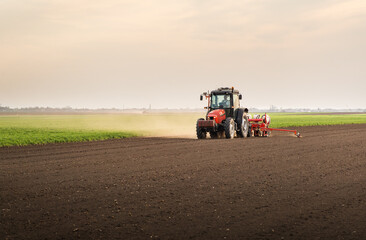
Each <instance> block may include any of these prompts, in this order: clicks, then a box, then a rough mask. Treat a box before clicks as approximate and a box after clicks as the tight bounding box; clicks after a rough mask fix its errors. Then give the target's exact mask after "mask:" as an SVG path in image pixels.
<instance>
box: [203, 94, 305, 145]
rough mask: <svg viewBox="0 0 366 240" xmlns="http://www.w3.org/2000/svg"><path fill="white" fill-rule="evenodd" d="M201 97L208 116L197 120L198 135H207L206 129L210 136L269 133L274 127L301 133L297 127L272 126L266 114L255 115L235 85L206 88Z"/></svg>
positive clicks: (241, 135) (243, 136)
mask: <svg viewBox="0 0 366 240" xmlns="http://www.w3.org/2000/svg"><path fill="white" fill-rule="evenodd" d="M200 97H201V101H202V100H203V97H206V99H207V100H208V106H207V107H205V108H206V109H207V114H206V119H204V118H200V119H198V120H197V124H196V133H197V138H198V139H204V138H206V136H207V133H210V136H211V138H219V137H220V138H221V137H224V136H225V137H226V138H234V137H235V135H236V136H237V137H241V138H246V137H250V136H254V137H268V136H269V135H270V133H271V132H272V131H281V132H291V133H294V134H295V135H296V136H297V137H300V133H298V132H297V131H296V130H287V129H276V128H270V127H269V124H270V123H271V118H270V117H269V116H268V115H267V114H264V115H263V116H260V115H254V117H253V118H252V116H251V115H250V114H248V109H247V108H241V107H240V100H241V99H242V95H241V94H240V93H239V91H238V90H236V89H234V87H232V88H219V89H217V90H214V91H211V92H205V93H203V94H202V95H201V96H200Z"/></svg>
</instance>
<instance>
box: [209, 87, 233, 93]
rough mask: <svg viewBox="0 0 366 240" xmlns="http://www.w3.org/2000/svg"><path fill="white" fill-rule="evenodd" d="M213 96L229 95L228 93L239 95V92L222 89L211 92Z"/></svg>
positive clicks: (231, 89) (226, 88)
mask: <svg viewBox="0 0 366 240" xmlns="http://www.w3.org/2000/svg"><path fill="white" fill-rule="evenodd" d="M211 93H212V94H228V93H235V94H239V90H236V89H233V88H228V87H221V88H218V89H216V90H213V91H211Z"/></svg>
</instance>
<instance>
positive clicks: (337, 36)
mask: <svg viewBox="0 0 366 240" xmlns="http://www.w3.org/2000/svg"><path fill="white" fill-rule="evenodd" d="M0 84H1V86H0V104H1V105H3V106H11V107H25V106H51V107H64V106H72V107H88V108H100V107H107V108H109V107H116V108H122V107H123V105H124V106H125V107H148V106H149V104H151V105H152V107H153V108H166V107H168V108H181V107H191V108H195V107H203V106H204V103H202V102H200V101H199V95H200V94H201V92H203V91H207V90H212V89H215V88H217V87H220V86H228V87H231V86H234V87H235V88H237V89H239V90H240V91H241V92H242V93H243V100H242V105H244V106H248V107H261V108H264V107H266V108H268V107H269V106H270V105H275V106H277V107H283V108H287V107H298V108H300V107H301V108H302V107H305V108H318V107H320V108H326V107H330V108H366V95H365V91H366V1H365V0H349V1H347V0H343V1H338V0H302V1H294V0H241V1H234V0H226V1H216V0H210V1H209V0H196V1H193V0H185V1H181V0H151V1H150V0H144V1H138V0H105V1H100V0H24V1H22V0H0Z"/></svg>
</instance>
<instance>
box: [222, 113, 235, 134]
mask: <svg viewBox="0 0 366 240" xmlns="http://www.w3.org/2000/svg"><path fill="white" fill-rule="evenodd" d="M224 127H225V136H226V138H234V135H235V122H234V119H232V118H227V119H226V120H225V124H224Z"/></svg>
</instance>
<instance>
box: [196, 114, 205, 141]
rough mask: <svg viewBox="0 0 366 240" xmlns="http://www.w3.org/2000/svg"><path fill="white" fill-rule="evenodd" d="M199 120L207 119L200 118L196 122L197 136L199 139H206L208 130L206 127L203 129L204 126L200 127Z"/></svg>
mask: <svg viewBox="0 0 366 240" xmlns="http://www.w3.org/2000/svg"><path fill="white" fill-rule="evenodd" d="M199 120H205V119H203V118H200V119H198V120H197V123H196V134H197V138H198V139H205V138H206V134H207V132H206V131H205V130H204V129H202V128H200V127H199V126H198V121H199Z"/></svg>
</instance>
